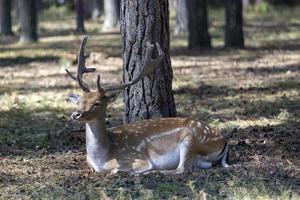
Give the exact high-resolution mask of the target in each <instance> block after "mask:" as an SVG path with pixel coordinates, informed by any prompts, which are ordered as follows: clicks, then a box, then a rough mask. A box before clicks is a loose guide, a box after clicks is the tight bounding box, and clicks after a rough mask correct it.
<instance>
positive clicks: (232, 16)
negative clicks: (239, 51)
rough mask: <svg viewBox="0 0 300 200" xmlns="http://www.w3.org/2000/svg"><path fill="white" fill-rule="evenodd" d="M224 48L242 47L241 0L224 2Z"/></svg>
mask: <svg viewBox="0 0 300 200" xmlns="http://www.w3.org/2000/svg"><path fill="white" fill-rule="evenodd" d="M225 47H229V48H243V47H244V32H243V5H242V0H226V30H225Z"/></svg>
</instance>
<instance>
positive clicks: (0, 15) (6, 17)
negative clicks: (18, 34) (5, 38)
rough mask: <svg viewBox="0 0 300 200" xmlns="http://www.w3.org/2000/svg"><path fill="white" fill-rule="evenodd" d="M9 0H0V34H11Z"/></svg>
mask: <svg viewBox="0 0 300 200" xmlns="http://www.w3.org/2000/svg"><path fill="white" fill-rule="evenodd" d="M10 11H11V0H0V35H12V31H11V14H10Z"/></svg>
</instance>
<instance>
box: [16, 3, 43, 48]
mask: <svg viewBox="0 0 300 200" xmlns="http://www.w3.org/2000/svg"><path fill="white" fill-rule="evenodd" d="M17 2H18V9H19V24H20V42H35V41H37V40H38V34H37V8H36V1H35V0H18V1H17Z"/></svg>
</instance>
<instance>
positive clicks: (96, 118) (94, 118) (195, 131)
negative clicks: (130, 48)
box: [66, 37, 229, 175]
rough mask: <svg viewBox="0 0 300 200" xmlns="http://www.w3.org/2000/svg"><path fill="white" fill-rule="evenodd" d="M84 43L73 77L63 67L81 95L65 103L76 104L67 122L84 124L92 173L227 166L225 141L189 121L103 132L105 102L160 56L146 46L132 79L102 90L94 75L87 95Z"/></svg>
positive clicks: (180, 171)
mask: <svg viewBox="0 0 300 200" xmlns="http://www.w3.org/2000/svg"><path fill="white" fill-rule="evenodd" d="M86 43H87V37H84V38H83V40H82V42H81V45H80V48H79V52H78V65H77V75H76V76H74V75H72V73H71V72H70V71H68V70H67V69H66V72H67V74H68V75H69V76H70V77H71V78H72V79H73V80H75V81H77V82H78V85H79V87H80V88H81V89H82V91H83V94H82V95H81V96H80V95H74V94H71V95H69V100H70V101H71V102H72V103H76V104H77V105H78V109H77V110H76V111H74V112H73V113H72V115H71V118H72V119H73V120H76V121H79V122H83V123H85V125H86V133H85V135H86V153H87V154H86V156H87V163H88V164H89V166H90V168H91V169H92V170H93V171H94V172H102V171H106V172H111V173H116V172H118V171H123V172H128V173H130V174H134V175H139V174H146V173H150V172H161V173H164V174H183V173H184V172H185V171H188V170H189V171H190V170H193V169H194V168H200V169H201V168H211V167H212V166H214V165H216V164H221V165H222V166H223V167H228V166H229V165H228V164H227V160H228V143H227V141H226V140H225V138H224V137H223V136H222V135H221V133H220V132H219V131H217V130H215V129H213V128H211V127H209V126H208V125H206V124H205V123H204V122H202V121H199V120H195V119H193V118H184V117H173V118H154V119H146V120H142V121H138V122H133V123H128V124H124V125H120V126H117V127H112V128H109V129H108V128H106V110H107V106H108V104H110V103H112V102H113V101H114V100H115V99H116V97H117V96H118V94H119V93H120V92H121V91H122V90H124V89H125V88H127V87H129V86H132V85H134V84H135V83H137V82H138V81H140V80H141V79H142V78H143V77H144V76H147V75H149V74H150V73H151V72H153V71H154V70H155V68H157V66H159V65H160V63H161V62H162V60H163V59H164V52H163V51H162V49H161V47H160V45H159V43H156V49H157V52H158V55H157V57H156V58H152V54H153V50H154V47H155V45H154V44H150V43H149V42H148V43H146V55H145V61H144V63H143V65H142V69H141V71H140V73H139V74H138V75H137V77H136V78H134V79H133V80H132V81H130V82H128V83H123V84H116V85H105V86H102V85H101V84H100V75H98V76H97V81H96V85H97V90H96V91H91V90H90V88H89V86H88V85H87V84H86V83H85V82H84V80H83V75H84V74H85V73H91V72H94V71H95V68H88V67H86V65H85V60H86V57H87V56H86V55H85V53H84V51H85V47H86Z"/></svg>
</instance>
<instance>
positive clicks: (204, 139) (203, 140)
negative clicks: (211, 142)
mask: <svg viewBox="0 0 300 200" xmlns="http://www.w3.org/2000/svg"><path fill="white" fill-rule="evenodd" d="M201 142H202V143H205V142H206V135H203V138H202V140H201Z"/></svg>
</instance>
